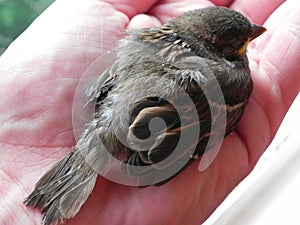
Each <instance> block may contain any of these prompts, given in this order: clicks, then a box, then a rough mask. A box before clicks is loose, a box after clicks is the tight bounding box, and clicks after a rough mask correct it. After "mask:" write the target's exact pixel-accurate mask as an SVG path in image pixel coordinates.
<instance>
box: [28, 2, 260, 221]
mask: <svg viewBox="0 0 300 225" xmlns="http://www.w3.org/2000/svg"><path fill="white" fill-rule="evenodd" d="M264 31H265V29H264V28H263V27H260V26H257V25H253V24H251V23H250V22H249V21H248V20H247V18H245V17H244V16H242V15H241V14H240V13H238V12H235V11H232V10H229V9H227V8H223V7H208V8H204V9H198V10H194V11H190V12H187V13H185V14H183V15H181V16H179V17H176V18H174V19H173V20H170V21H169V22H168V23H167V24H165V25H163V26H162V27H156V28H147V29H140V30H133V31H129V32H128V33H129V34H128V36H127V37H125V38H124V39H122V40H121V41H120V43H119V48H118V51H117V59H116V61H115V63H114V64H113V65H112V67H111V68H109V69H107V70H106V71H105V72H104V73H103V74H102V75H101V76H100V77H99V79H98V80H97V81H95V82H94V83H93V84H92V85H91V87H90V88H89V89H88V90H87V96H88V100H87V101H88V102H89V103H95V104H96V107H95V113H94V115H93V118H92V119H91V120H90V121H89V122H88V123H87V125H86V128H85V130H84V132H83V134H82V135H81V137H80V139H79V141H78V143H77V144H76V146H75V147H74V149H73V150H72V152H71V153H69V155H67V156H65V157H64V158H63V159H62V160H61V161H59V162H58V163H56V164H55V165H54V166H53V167H52V168H51V169H50V170H49V171H48V172H47V173H46V174H45V175H44V176H43V177H42V178H41V179H40V181H39V182H38V183H37V185H36V187H35V190H34V191H33V193H32V194H31V195H30V196H29V197H28V198H27V199H26V200H25V203H26V205H28V206H33V207H37V208H39V209H41V211H42V212H43V213H44V220H43V221H44V224H46V225H50V224H52V223H57V222H62V220H63V219H67V218H71V217H73V216H74V215H75V214H76V213H77V212H78V211H79V209H80V207H81V205H82V204H83V203H84V202H85V201H86V199H87V198H88V196H89V194H90V193H91V191H92V189H93V187H94V185H95V181H96V177H97V174H98V173H105V172H107V171H108V170H109V169H110V164H111V161H112V160H111V159H112V158H117V157H118V155H120V154H125V159H124V163H123V167H122V168H123V171H124V172H125V173H126V174H128V175H129V176H133V177H138V178H139V179H140V180H139V181H140V182H139V184H140V185H146V186H147V185H151V184H162V183H164V182H166V181H168V180H169V179H171V178H172V177H174V176H175V175H176V174H178V173H179V172H180V171H181V170H182V169H183V168H185V167H186V166H187V165H189V164H190V163H191V162H192V161H194V160H195V159H196V158H198V156H199V155H202V154H204V153H205V152H206V151H207V150H209V149H210V148H212V147H213V146H214V144H215V143H216V142H218V141H220V140H222V138H224V136H226V135H228V134H230V133H231V132H232V131H233V130H234V129H235V128H236V126H237V124H238V122H239V121H240V119H241V117H242V114H243V112H244V109H245V107H246V105H247V102H248V99H249V97H250V95H251V92H252V88H253V84H252V80H251V77H250V70H249V66H248V59H247V56H246V52H245V49H246V47H247V44H248V43H249V42H250V41H251V40H252V39H254V38H256V37H257V36H259V35H260V34H262V33H263V32H264ZM170 171H171V172H170Z"/></svg>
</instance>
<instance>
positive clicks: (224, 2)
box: [211, 0, 234, 7]
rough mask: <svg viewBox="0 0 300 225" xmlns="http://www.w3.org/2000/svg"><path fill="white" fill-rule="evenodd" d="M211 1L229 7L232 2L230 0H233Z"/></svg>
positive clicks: (232, 0)
mask: <svg viewBox="0 0 300 225" xmlns="http://www.w3.org/2000/svg"><path fill="white" fill-rule="evenodd" d="M211 2H213V3H214V4H215V5H216V6H227V7H229V6H230V5H231V4H232V2H234V0H212V1H211Z"/></svg>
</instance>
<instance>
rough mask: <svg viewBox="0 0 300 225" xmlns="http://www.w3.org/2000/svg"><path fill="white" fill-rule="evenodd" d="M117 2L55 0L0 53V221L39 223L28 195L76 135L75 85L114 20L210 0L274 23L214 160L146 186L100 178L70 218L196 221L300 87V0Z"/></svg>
mask: <svg viewBox="0 0 300 225" xmlns="http://www.w3.org/2000/svg"><path fill="white" fill-rule="evenodd" d="M105 2H106V3H105ZM117 2H118V1H116V0H110V1H108V0H107V1H97V0H85V1H82V0H72V1H71V0H57V1H56V2H55V3H54V4H53V5H52V6H51V7H50V8H49V9H48V10H46V12H45V13H43V14H42V15H41V16H40V17H39V18H38V19H37V20H36V21H35V22H34V23H33V24H32V26H31V27H30V28H28V29H27V30H26V31H25V33H23V34H22V35H21V36H20V37H19V38H18V39H17V40H16V41H15V42H14V43H13V44H12V45H11V46H10V47H9V48H8V50H7V51H6V52H5V53H4V54H3V55H2V57H1V58H0V96H1V98H0V124H1V125H0V180H1V185H0V208H1V213H0V223H1V224H11V225H14V224H23V225H29V224H40V221H41V217H42V215H41V214H40V212H39V211H38V210H36V209H29V208H26V207H25V206H24V205H23V204H22V201H23V199H24V197H25V196H27V195H28V194H29V193H30V192H31V191H32V190H33V187H34V184H35V183H36V181H37V180H38V179H39V178H40V177H41V175H42V173H43V172H44V171H46V170H47V169H48V168H49V167H50V165H52V164H53V163H54V162H55V161H57V160H58V159H60V158H61V157H62V156H63V155H65V154H66V153H67V152H68V151H69V150H70V149H71V147H72V146H73V145H74V144H75V138H74V135H73V130H72V129H73V128H72V111H71V110H72V100H73V95H74V91H75V89H76V86H77V84H78V82H79V79H80V77H81V76H82V75H83V73H84V71H85V70H86V69H87V67H88V66H89V65H90V64H91V63H92V62H93V61H94V60H95V59H96V58H97V57H99V56H101V55H102V54H103V53H105V52H106V51H107V50H108V49H110V48H111V47H113V46H114V44H115V41H116V40H117V39H119V38H120V35H119V34H118V32H115V30H116V29H117V30H120V31H122V30H124V29H126V28H139V27H150V26H157V25H161V24H162V23H165V22H166V21H167V20H168V19H170V18H172V17H174V16H177V15H179V14H181V13H182V12H184V11H186V10H190V9H194V8H198V7H204V6H208V5H213V4H214V5H225V6H228V7H230V8H233V9H237V10H239V11H241V12H242V13H243V14H244V15H245V16H247V17H248V18H250V19H251V20H252V22H254V23H258V24H263V25H264V26H265V27H266V28H267V29H268V32H266V33H265V34H263V35H262V36H261V37H259V38H258V39H257V40H255V41H254V42H253V43H251V45H250V46H249V48H248V56H249V60H250V67H251V70H252V78H253V80H254V86H255V87H254V92H253V95H252V97H251V99H250V102H249V105H248V107H247V109H246V112H245V114H244V116H243V118H242V121H241V123H240V124H239V126H238V129H237V130H236V131H235V132H234V133H233V134H232V135H230V136H228V137H227V138H226V139H225V140H224V142H223V146H222V148H221V151H220V152H219V154H218V155H217V157H216V159H215V160H214V161H213V163H212V164H211V165H210V167H209V168H208V169H206V170H205V171H202V172H199V171H198V168H197V167H198V164H199V163H197V162H196V163H194V164H193V165H192V166H190V167H188V168H187V169H186V170H185V171H183V172H182V173H181V174H179V175H178V176H177V177H176V178H175V179H173V180H172V181H170V182H169V183H167V184H165V185H164V186H161V187H148V188H144V189H139V188H137V187H128V186H123V185H119V184H116V183H113V182H110V181H108V180H106V179H104V178H102V177H99V179H98V181H97V184H96V187H95V189H94V191H93V194H92V196H91V197H90V198H89V200H88V201H87V203H86V204H85V205H84V206H83V208H82V210H81V211H80V212H79V214H78V215H76V217H74V218H73V219H71V220H69V221H67V222H66V224H73V225H77V224H90V225H93V224H111V225H117V224H124V225H133V224H138V225H147V224H156V225H160V224H172V225H181V224H189V225H193V224H200V222H203V221H204V220H205V219H206V218H207V217H208V216H209V215H210V214H211V213H212V212H213V210H214V209H215V208H216V207H217V206H218V205H219V204H220V203H221V202H222V201H223V200H224V198H225V197H226V196H227V195H228V194H229V193H230V191H232V189H233V188H234V187H235V186H236V185H237V184H238V183H239V182H241V180H242V179H243V178H245V177H246V176H247V175H248V174H249V173H250V172H251V170H252V169H253V167H254V166H255V164H256V162H257V160H258V159H259V157H260V156H261V154H262V153H263V152H264V151H265V149H266V148H267V147H268V145H269V144H270V142H271V141H272V139H273V137H274V135H275V133H276V131H277V129H278V127H279V125H280V123H281V121H282V119H283V117H284V115H285V113H286V112H287V110H288V108H289V106H290V104H291V103H292V101H293V99H294V98H295V96H296V94H297V93H298V91H299V89H300V76H299V71H300V64H299V62H298V60H296V59H299V58H300V55H299V54H300V36H299V32H298V31H299V26H300V20H299V14H300V3H299V1H297V0H288V1H283V0H274V1H268V0H263V1H244V0H237V1H226V0H220V1H216V0H215V1H211V2H209V1H196V0H186V1H179V0H165V1H154V0H152V1H138V0H135V1H134V0H133V1H129V0H122V1H121V0H120V1H119V2H122V3H117ZM257 4H259V5H260V6H259V7H257Z"/></svg>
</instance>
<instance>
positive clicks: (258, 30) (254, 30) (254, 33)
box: [249, 24, 267, 41]
mask: <svg viewBox="0 0 300 225" xmlns="http://www.w3.org/2000/svg"><path fill="white" fill-rule="evenodd" d="M266 31H267V29H266V28H264V27H262V26H259V25H255V24H252V27H251V33H250V36H249V38H250V41H252V40H253V39H255V38H257V37H258V36H259V35H261V34H262V33H264V32H266Z"/></svg>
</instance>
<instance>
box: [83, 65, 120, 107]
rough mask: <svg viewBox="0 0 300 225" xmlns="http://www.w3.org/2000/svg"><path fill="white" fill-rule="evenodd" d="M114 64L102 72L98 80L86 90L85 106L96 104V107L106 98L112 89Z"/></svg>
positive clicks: (114, 78)
mask: <svg viewBox="0 0 300 225" xmlns="http://www.w3.org/2000/svg"><path fill="white" fill-rule="evenodd" d="M116 67H117V65H116V64H114V65H113V66H112V67H110V68H108V69H107V70H106V71H104V72H103V73H102V74H101V76H99V78H98V79H97V80H96V81H95V82H93V83H92V84H91V85H90V86H89V87H88V88H87V89H86V92H85V94H86V97H87V100H86V101H87V104H89V103H92V102H96V103H97V105H100V104H101V101H102V100H103V99H105V98H106V96H107V95H108V93H109V91H110V90H111V89H112V88H113V87H114V85H115V80H116V78H117V74H116V73H115V68H116Z"/></svg>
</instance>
